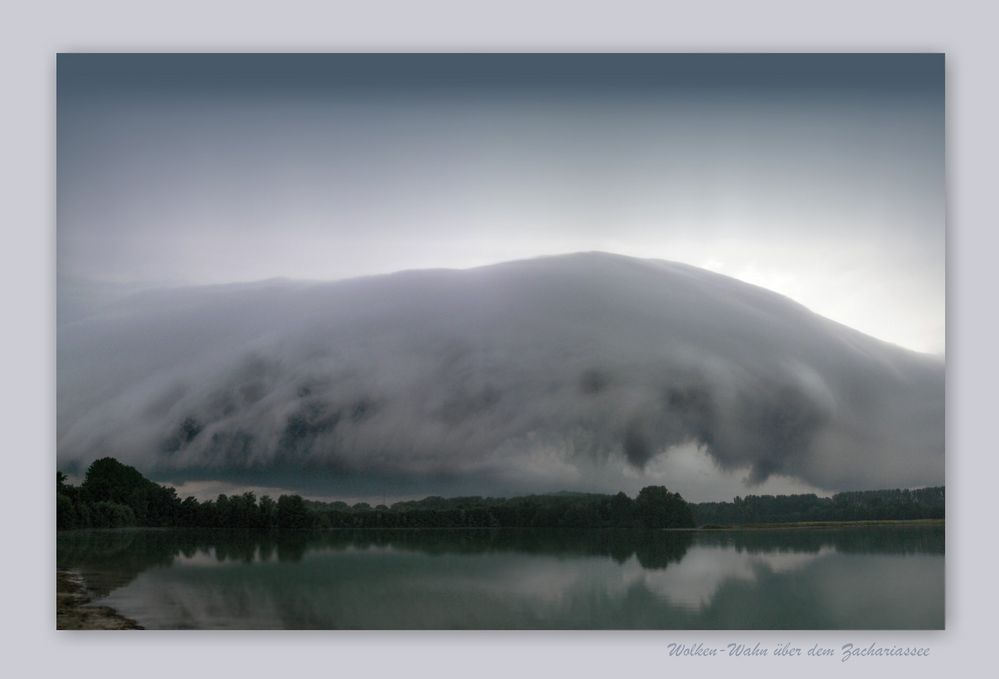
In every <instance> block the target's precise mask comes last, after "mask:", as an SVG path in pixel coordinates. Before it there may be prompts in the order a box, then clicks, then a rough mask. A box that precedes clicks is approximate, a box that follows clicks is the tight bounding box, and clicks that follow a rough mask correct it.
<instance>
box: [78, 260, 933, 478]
mask: <svg viewBox="0 0 999 679" xmlns="http://www.w3.org/2000/svg"><path fill="white" fill-rule="evenodd" d="M58 368H59V370H58V398H59V410H58V446H59V459H60V464H71V463H73V462H74V461H82V462H84V463H86V462H88V461H89V460H90V459H93V458H94V457H97V456H100V455H106V454H110V455H115V456H118V457H120V458H122V459H125V460H126V461H128V462H130V463H133V464H136V465H137V466H139V467H140V468H142V469H144V470H148V471H150V472H151V473H155V474H157V475H159V476H160V477H161V478H170V479H175V480H185V479H195V478H201V479H207V478H211V479H233V480H238V481H240V482H243V483H248V482H253V483H266V482H270V483H271V485H275V486H277V485H281V486H284V487H303V488H304V487H306V486H307V487H309V488H310V489H312V490H315V489H316V488H318V487H325V488H327V489H332V490H336V489H343V488H349V489H352V490H354V491H358V492H372V491H374V492H378V490H379V487H378V486H381V490H382V491H383V492H385V491H386V490H388V491H389V492H397V491H399V490H400V489H407V490H409V491H412V492H415V493H419V492H420V488H421V487H422V488H431V487H432V488H434V489H435V491H436V490H441V489H444V490H446V489H448V488H454V489H457V488H461V489H462V490H465V491H473V492H488V491H489V490H492V489H499V490H503V491H505V492H517V491H525V490H551V489H554V488H563V487H609V488H613V487H620V486H621V484H622V479H623V478H624V477H626V476H629V475H630V476H631V477H634V476H635V475H638V476H639V477H640V476H641V475H642V474H643V473H644V471H645V468H646V467H647V466H648V465H649V463H650V462H651V461H652V460H653V459H655V458H656V457H657V456H659V455H663V454H668V451H669V449H671V448H673V447H676V446H681V445H685V444H693V445H697V446H700V447H702V448H703V449H704V450H706V451H707V452H708V454H709V455H710V456H711V457H712V458H713V459H714V460H715V462H716V463H717V465H718V466H719V467H720V468H721V469H722V470H726V469H727V470H734V469H749V470H750V478H751V480H753V481H762V480H764V479H766V478H768V477H769V476H771V475H774V474H779V475H782V476H787V477H794V478H797V479H800V480H802V481H803V482H806V483H808V484H811V485H814V486H817V487H820V488H827V489H845V488H870V487H883V486H917V485H925V484H935V483H941V482H942V481H943V432H944V423H943V417H944V402H943V396H944V366H943V362H942V360H940V359H937V358H932V357H928V356H925V355H920V354H915V353H912V352H909V351H906V350H903V349H900V348H898V347H895V346H892V345H888V344H886V343H883V342H880V341H878V340H875V339H872V338H870V337H867V336H864V335H862V334H860V333H858V332H856V331H853V330H851V329H849V328H847V327H845V326H841V325H839V324H836V323H833V322H831V321H828V320H826V319H823V318H821V317H819V316H816V315H814V314H812V313H811V312H809V311H808V310H807V309H805V308H804V307H802V306H800V305H798V304H795V303H793V302H791V301H789V300H787V299H786V298H783V297H781V296H779V295H776V294H774V293H771V292H768V291H765V290H763V289H761V288H756V287H754V286H750V285H747V284H744V283H741V282H738V281H735V280H734V279H730V278H727V277H724V276H720V275H717V274H713V273H710V272H707V271H703V270H700V269H696V268H694V267H690V266H686V265H681V264H674V263H668V262H662V261H652V260H637V259H631V258H627V257H621V256H613V255H605V254H599V253H593V254H583V255H571V256H564V257H553V258H541V259H535V260H527V261H520V262H511V263H508V264H503V265H497V266H491V267H482V268H479V269H472V270H466V271H445V270H438V271H414V272H405V273H400V274H395V275H389V276H379V277H370V278H364V279H355V280H350V281H344V282H339V283H323V284H299V283H291V282H281V281H275V282H271V283H266V284H253V285H230V286H211V287H198V288H185V289H177V290H166V291H155V292H145V293H140V294H137V295H134V296H131V297H128V298H126V299H125V300H123V301H120V302H117V303H114V304H110V305H107V306H104V307H102V308H101V309H100V310H99V311H95V312H93V313H91V314H90V315H88V316H85V317H83V318H80V319H78V320H75V321H73V322H70V323H65V324H61V325H60V327H59V366H58ZM680 490H682V488H681V489H680Z"/></svg>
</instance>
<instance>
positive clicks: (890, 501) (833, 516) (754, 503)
mask: <svg viewBox="0 0 999 679" xmlns="http://www.w3.org/2000/svg"><path fill="white" fill-rule="evenodd" d="M945 499H946V498H945V494H944V487H943V486H935V487H932V488H918V489H915V490H909V489H895V490H862V491H850V492H844V493H836V494H835V495H833V496H832V497H818V496H817V495H815V494H813V493H809V494H801V495H747V496H746V497H736V498H735V499H734V500H733V501H732V502H700V503H697V504H694V505H692V508H693V512H694V520H695V522H696V523H697V525H699V526H704V525H740V524H750V523H792V522H798V521H890V520H907V519H942V518H944V506H945Z"/></svg>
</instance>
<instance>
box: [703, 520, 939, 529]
mask: <svg viewBox="0 0 999 679" xmlns="http://www.w3.org/2000/svg"><path fill="white" fill-rule="evenodd" d="M945 522H946V520H945V519H884V520H880V519H875V520H870V521H785V522H775V523H743V524H733V525H723V524H706V525H704V526H698V527H697V528H692V529H687V530H756V529H770V528H853V527H857V528H863V527H868V528H869V527H872V526H943V525H944V524H945Z"/></svg>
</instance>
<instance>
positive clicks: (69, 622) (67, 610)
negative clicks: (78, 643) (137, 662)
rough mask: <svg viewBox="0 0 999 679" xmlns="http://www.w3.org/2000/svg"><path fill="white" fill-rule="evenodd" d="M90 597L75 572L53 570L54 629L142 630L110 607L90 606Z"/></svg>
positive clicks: (81, 578) (137, 624)
mask: <svg viewBox="0 0 999 679" xmlns="http://www.w3.org/2000/svg"><path fill="white" fill-rule="evenodd" d="M93 600H94V599H93V597H92V596H91V595H90V593H89V592H88V591H87V588H86V585H85V584H84V581H83V576H81V575H80V574H79V573H77V572H76V571H71V570H57V571H56V629H57V630H109V629H110V630H123V629H144V628H143V627H142V626H141V625H139V623H137V622H135V621H134V620H132V619H131V618H126V617H125V616H124V615H122V614H120V613H119V612H118V611H116V610H115V609H113V608H111V607H110V606H93V605H91V604H92V602H93Z"/></svg>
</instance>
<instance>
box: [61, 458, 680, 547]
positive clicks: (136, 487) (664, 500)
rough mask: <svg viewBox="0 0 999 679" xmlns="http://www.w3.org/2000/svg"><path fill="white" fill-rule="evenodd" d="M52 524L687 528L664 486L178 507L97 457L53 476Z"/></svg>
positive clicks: (165, 490)
mask: <svg viewBox="0 0 999 679" xmlns="http://www.w3.org/2000/svg"><path fill="white" fill-rule="evenodd" d="M56 481H57V486H56V523H57V527H58V528H59V529H60V530H65V529H73V528H123V527H130V526H142V527H182V528H225V529H235V530H245V531H256V532H270V531H289V530H310V529H326V528H507V527H509V528H596V527H601V528H645V529H659V528H692V527H694V518H693V513H692V511H691V508H690V505H689V504H688V503H687V502H686V501H685V500H684V499H683V498H682V497H681V496H680V494H679V493H673V492H670V491H669V490H667V489H666V488H664V487H663V486H648V487H646V488H643V489H642V490H641V492H639V493H638V496H637V497H635V498H634V499H632V498H631V497H629V496H627V495H625V494H624V493H618V494H617V495H604V494H588V493H555V494H551V495H530V496H526V497H515V498H484V497H478V496H473V497H460V498H442V497H429V498H425V499H423V500H416V501H406V502H397V503H395V504H393V505H392V506H391V507H388V506H385V505H377V506H375V507H371V506H370V505H368V504H367V503H364V502H360V503H357V504H354V505H348V504H346V503H344V502H331V503H324V502H310V501H306V500H304V499H303V498H302V497H301V496H299V495H282V496H280V497H279V498H278V499H277V500H276V501H275V500H273V499H272V498H270V497H269V496H266V495H265V496H262V497H260V498H257V497H256V495H255V494H254V493H252V492H246V493H243V494H241V495H232V496H228V495H224V494H222V495H219V496H218V497H217V498H215V499H214V500H208V501H205V502H200V501H198V500H197V499H196V498H194V497H187V498H185V499H184V500H181V499H180V497H179V496H178V495H177V491H176V490H175V489H174V488H171V487H168V486H161V485H159V484H157V483H155V482H153V481H150V480H149V479H147V478H145V477H144V476H143V475H142V474H141V473H139V471H138V470H136V469H135V468H134V467H129V466H127V465H124V464H122V463H121V462H119V461H117V460H115V459H114V458H110V457H106V458H102V459H99V460H96V461H95V462H94V463H93V464H91V465H90V467H89V468H88V469H87V472H86V475H85V476H84V479H83V482H82V483H81V484H80V485H79V486H73V485H70V484H68V483H66V477H65V475H64V474H62V473H61V472H60V473H58V474H57V479H56Z"/></svg>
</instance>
